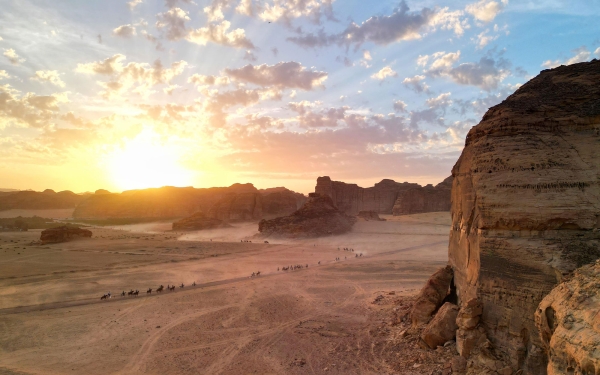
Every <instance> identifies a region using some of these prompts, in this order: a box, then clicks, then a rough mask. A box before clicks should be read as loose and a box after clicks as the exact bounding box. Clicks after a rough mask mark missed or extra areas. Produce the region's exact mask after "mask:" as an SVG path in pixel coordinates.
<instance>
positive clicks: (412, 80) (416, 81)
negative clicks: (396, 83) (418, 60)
mask: <svg viewBox="0 0 600 375" xmlns="http://www.w3.org/2000/svg"><path fill="white" fill-rule="evenodd" d="M424 81H425V76H423V75H416V76H414V77H407V78H404V80H403V81H402V84H403V85H404V86H406V87H408V88H409V89H411V90H413V91H414V92H416V93H422V92H426V93H427V92H429V86H427V84H426V83H425V82H424Z"/></svg>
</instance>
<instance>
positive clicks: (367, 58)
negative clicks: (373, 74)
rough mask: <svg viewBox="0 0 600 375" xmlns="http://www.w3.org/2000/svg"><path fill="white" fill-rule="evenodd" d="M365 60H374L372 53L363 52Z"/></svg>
mask: <svg viewBox="0 0 600 375" xmlns="http://www.w3.org/2000/svg"><path fill="white" fill-rule="evenodd" d="M363 59H365V60H367V61H371V60H373V58H372V57H371V52H369V51H367V50H364V51H363Z"/></svg>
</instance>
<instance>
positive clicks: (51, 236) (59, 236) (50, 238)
mask: <svg viewBox="0 0 600 375" xmlns="http://www.w3.org/2000/svg"><path fill="white" fill-rule="evenodd" d="M76 237H92V231H90V230H87V229H81V228H77V227H71V226H66V225H64V226H62V227H57V228H50V229H45V230H43V231H42V233H41V235H40V241H41V242H42V243H43V244H47V243H59V242H66V241H69V240H71V239H73V238H76Z"/></svg>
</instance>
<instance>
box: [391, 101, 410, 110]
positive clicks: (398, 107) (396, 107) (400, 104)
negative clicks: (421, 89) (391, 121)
mask: <svg viewBox="0 0 600 375" xmlns="http://www.w3.org/2000/svg"><path fill="white" fill-rule="evenodd" d="M406 107H407V105H406V103H404V102H403V101H402V100H396V101H394V111H396V112H406Z"/></svg>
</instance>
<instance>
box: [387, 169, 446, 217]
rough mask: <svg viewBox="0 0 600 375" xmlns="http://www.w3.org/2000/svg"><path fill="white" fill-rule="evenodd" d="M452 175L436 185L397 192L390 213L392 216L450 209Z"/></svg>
mask: <svg viewBox="0 0 600 375" xmlns="http://www.w3.org/2000/svg"><path fill="white" fill-rule="evenodd" d="M451 190H452V177H448V178H446V179H445V180H444V181H442V182H440V183H439V184H437V185H436V186H433V185H431V184H429V185H427V186H423V187H417V188H412V189H409V190H403V191H400V192H399V193H398V198H396V202H395V203H394V207H393V209H392V213H393V214H394V216H400V215H410V214H420V213H424V212H438V211H450V191H451Z"/></svg>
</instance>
